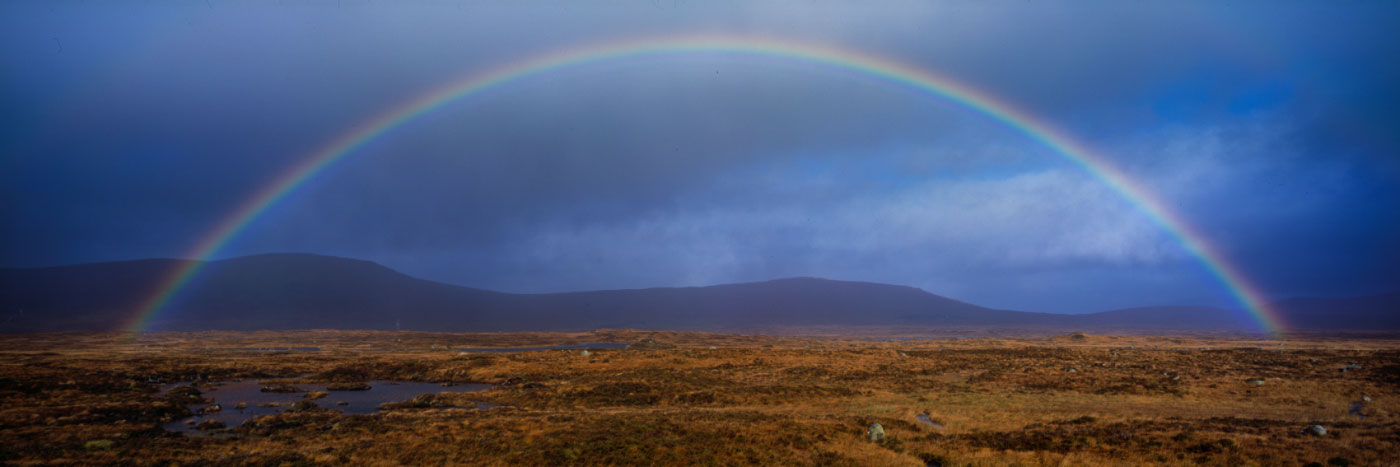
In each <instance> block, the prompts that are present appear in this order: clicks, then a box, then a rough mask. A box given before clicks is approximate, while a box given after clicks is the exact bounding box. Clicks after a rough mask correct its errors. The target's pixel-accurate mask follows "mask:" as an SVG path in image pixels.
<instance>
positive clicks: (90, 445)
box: [83, 439, 116, 451]
mask: <svg viewBox="0 0 1400 467" xmlns="http://www.w3.org/2000/svg"><path fill="white" fill-rule="evenodd" d="M115 444H116V442H114V441H112V440H110V439H94V440H92V441H88V442H86V443H83V449H85V450H88V451H100V450H103V449H112V446H113V445H115Z"/></svg>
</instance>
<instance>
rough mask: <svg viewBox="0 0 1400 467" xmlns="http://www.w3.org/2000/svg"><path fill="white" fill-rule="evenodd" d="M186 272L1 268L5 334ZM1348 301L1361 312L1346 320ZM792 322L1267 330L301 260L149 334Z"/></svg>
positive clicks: (255, 264)
mask: <svg viewBox="0 0 1400 467" xmlns="http://www.w3.org/2000/svg"><path fill="white" fill-rule="evenodd" d="M184 265H188V260H174V259H152V260H133V261H119V262H108V263H93V264H82V265H74V266H58V267H47V268H27V269H13V268H12V269H0V332H49V331H109V330H117V329H118V328H120V327H121V326H123V325H125V324H126V323H128V322H130V321H131V319H132V318H133V317H134V316H135V314H136V313H137V312H138V308H139V307H140V306H141V304H142V301H143V300H145V299H147V298H149V297H150V296H151V295H152V294H154V293H155V292H156V290H154V287H155V286H156V285H157V284H159V283H160V281H161V280H162V279H164V278H165V277H167V275H168V274H170V272H171V271H174V270H175V269H176V268H178V267H181V266H184ZM1280 303H1286V304H1288V305H1289V306H1290V308H1288V309H1289V310H1290V311H1291V310H1294V309H1296V310H1300V311H1298V312H1297V313H1293V314H1290V315H1289V317H1288V320H1289V321H1290V323H1292V322H1294V321H1295V320H1296V323H1300V324H1301V325H1304V326H1307V329H1317V330H1332V329H1356V330H1378V329H1400V316H1397V313H1396V305H1397V304H1400V294H1391V295H1385V296H1378V297H1361V298H1354V299H1337V300H1331V299H1297V300H1296V301H1294V302H1287V301H1285V302H1280ZM1337 303H1341V304H1343V305H1344V306H1347V307H1350V308H1347V309H1346V310H1342V311H1338V310H1336V309H1335V304H1337ZM1294 314H1296V316H1294ZM1337 316H1345V317H1346V318H1345V319H1341V320H1338V319H1336V318H1335V317H1337ZM784 326H786V327H800V326H917V327H922V328H929V327H938V326H1003V327H1005V326H1011V327H1032V328H1063V329H1066V330H1071V329H1090V330H1092V329H1124V330H1138V331H1191V330H1223V331H1230V330H1239V331H1243V332H1248V331H1251V330H1253V329H1254V324H1253V323H1252V322H1251V321H1250V320H1249V317H1247V316H1245V315H1244V314H1243V313H1242V312H1239V311H1234V310H1225V309H1219V308H1210V307H1151V308H1135V309H1125V310H1115V311H1107V312H1101V313H1092V314H1086V315H1061V314H1050V313H1033V312H1023V311H1011V310H997V309H991V308H986V307H981V306H977V305H974V304H970V303H966V302H961V301H958V300H954V299H950V298H947V297H942V296H938V295H935V294H932V293H929V292H926V291H924V290H921V289H918V288H914V287H906V286H898V285H889V284H879V283H870V282H851V281H835V280H828V279H818V278H806V277H803V278H790V279H776V280H771V281H764V282H749V283H738V284H724V285H714V286H705V287H660V288H649V289H626V290H600V291H588V292H568V293H547V294H514V293H504V292H495V291H490V290H483V289H476V288H471V287H463V286H458V285H451V284H444V283H440V282H433V281H429V280H424V279H419V278H415V277H412V276H409V275H406V274H403V273H400V272H398V271H395V270H393V269H390V268H387V267H384V266H382V265H379V264H377V263H373V262H370V261H363V260H355V259H346V258H337V257H330V256H321V255H312V254H295V253H289V254H267V255H256V256H246V257H240V258H232V259H227V260H220V261H212V262H209V263H208V264H205V265H204V267H203V268H202V270H201V271H200V273H199V274H198V275H196V276H195V278H194V280H193V281H191V282H190V283H189V284H188V286H187V287H186V288H185V289H184V290H183V291H182V292H181V293H180V294H179V295H178V296H177V297H176V299H175V300H173V301H172V302H170V303H169V304H168V305H167V307H166V309H165V310H164V311H162V312H161V313H159V314H158V316H156V317H154V319H153V320H152V321H151V322H150V323H149V326H148V329H152V330H181V331H195V330H261V329H381V330H384V329H388V330H392V329H403V330H427V331H583V330H593V329H600V328H637V329H673V330H718V331H726V330H728V331H739V330H749V329H756V328H766V327H784Z"/></svg>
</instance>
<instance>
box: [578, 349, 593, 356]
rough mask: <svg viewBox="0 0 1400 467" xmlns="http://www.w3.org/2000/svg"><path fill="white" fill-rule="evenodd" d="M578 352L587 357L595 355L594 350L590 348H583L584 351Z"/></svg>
mask: <svg viewBox="0 0 1400 467" xmlns="http://www.w3.org/2000/svg"><path fill="white" fill-rule="evenodd" d="M578 354H579V355H582V356H585V357H587V356H589V355H593V352H589V351H588V349H583V351H582V352H579V353H578Z"/></svg>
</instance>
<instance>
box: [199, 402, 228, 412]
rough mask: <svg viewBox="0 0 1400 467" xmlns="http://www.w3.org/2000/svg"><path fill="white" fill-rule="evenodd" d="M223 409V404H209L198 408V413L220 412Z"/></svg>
mask: <svg viewBox="0 0 1400 467" xmlns="http://www.w3.org/2000/svg"><path fill="white" fill-rule="evenodd" d="M223 410H224V406H222V405H219V404H209V406H208V407H205V408H202V409H199V413H216V412H222V411H223Z"/></svg>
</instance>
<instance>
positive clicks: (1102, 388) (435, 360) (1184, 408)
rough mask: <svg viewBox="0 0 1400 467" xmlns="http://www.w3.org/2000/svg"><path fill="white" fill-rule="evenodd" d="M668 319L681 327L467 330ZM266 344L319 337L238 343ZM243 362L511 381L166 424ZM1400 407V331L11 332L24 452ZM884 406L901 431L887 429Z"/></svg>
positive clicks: (1018, 452) (585, 441)
mask: <svg viewBox="0 0 1400 467" xmlns="http://www.w3.org/2000/svg"><path fill="white" fill-rule="evenodd" d="M644 339H651V340H654V341H655V342H657V344H651V345H640V346H636V348H632V349H627V350H622V349H615V350H600V351H594V352H591V354H590V355H583V354H582V353H581V352H578V351H560V350H551V351H537V352H525V353H495V354H489V353H461V352H458V351H456V350H453V349H456V348H464V347H511V346H537V345H552V344H573V343H582V342H638V341H642V340H644ZM250 347H317V348H319V350H315V351H248V350H237V349H241V348H250ZM1348 365H1356V366H1359V368H1356V367H1351V368H1350V369H1348V370H1346V371H1343V370H1342V369H1343V368H1344V367H1347V366H1348ZM238 379H260V380H273V379H277V380H285V381H288V382H292V383H296V382H307V383H311V382H360V381H370V380H414V381H431V382H485V383H492V384H495V385H496V386H495V387H494V388H493V389H489V390H486V391H483V392H474V393H457V394H443V395H439V396H433V397H424V398H420V399H419V400H418V401H416V403H406V404H397V405H395V406H394V407H392V408H388V409H386V410H384V411H382V412H380V413H378V414H374V415H344V414H341V413H339V412H337V411H335V410H333V407H334V406H331V405H328V406H327V408H312V409H308V410H298V411H288V412H284V413H282V414H279V415H272V416H266V417H261V418H257V419H254V420H252V421H250V422H249V423H246V424H244V425H242V426H238V427H229V428H228V429H226V430H217V431H215V432H213V433H212V434H205V435H195V436H191V435H184V434H179V433H171V432H167V431H166V430H164V429H162V428H161V424H162V423H163V422H167V421H170V420H177V419H179V418H181V417H184V416H187V415H188V413H189V409H188V407H187V406H186V405H185V402H188V401H184V400H180V399H178V398H177V397H175V396H169V395H166V394H162V393H160V392H159V391H158V388H159V387H161V386H162V385H165V384H169V383H175V382H182V381H192V380H194V381H198V382H201V383H202V382H204V381H210V382H217V381H229V380H238ZM1249 380H1258V381H1252V382H1251V381H1249ZM196 387H199V386H198V384H196ZM185 397H188V396H185ZM1363 397H1367V398H1369V399H1370V400H1369V401H1365V400H1364V399H1363ZM1355 402H1361V403H1362V404H1361V405H1360V406H1359V409H1357V410H1356V412H1358V413H1359V415H1362V416H1358V413H1352V412H1353V408H1354V406H1353V403H1355ZM479 403H486V404H493V405H495V407H492V408H489V409H477V407H478V406H477V404H479ZM925 413H926V414H927V417H926V418H927V419H928V420H930V421H932V422H933V423H935V424H937V425H939V426H938V427H934V426H930V425H928V424H924V423H919V422H918V421H916V420H917V417H918V416H919V415H920V414H925ZM1397 415H1400V342H1397V341H1391V340H1381V339H1376V340H1366V339H1358V338H1351V339H1341V338H1332V339H1326V338H1290V339H1283V340H1257V341H1256V340H1242V339H1222V338H1154V337H1104V336H1088V335H1064V336H1057V337H1053V338H1024V339H1011V338H1001V339H996V338H979V339H961V340H910V341H875V340H869V339H843V338H839V337H829V336H828V337H813V338H801V337H771V336H743V335H720V334H700V333H674V332H640V331H599V332H594V333H577V334H566V333H516V334H438V333H407V332H403V333H396V332H334V331H308V332H281V333H271V332H268V333H170V334H153V335H147V336H143V337H141V338H139V339H135V340H131V339H128V338H125V337H123V336H118V335H103V334H88V335H73V334H48V335H10V336H0V463H5V464H13V465H50V464H131V465H244V464H259V465H316V464H342V465H343V464H353V465H400V464H408V465H436V464H473V465H507V464H510V465H580V464H713V465H733V464H782V465H794V464H798V465H802V464H813V465H925V464H928V463H937V464H942V465H1040V464H1056V465H1123V464H1142V463H1157V464H1169V465H1185V464H1215V465H1251V464H1257V465H1306V464H1310V463H1318V464H1321V465H1328V464H1332V465H1396V464H1397V463H1400V461H1397V460H1398V459H1400V423H1397V422H1398V421H1400V419H1397ZM1363 416H1364V417H1363ZM872 423H880V424H881V425H882V426H883V427H884V429H885V432H886V434H887V437H886V439H885V440H883V441H879V442H875V441H870V440H869V438H868V437H867V436H866V429H867V427H868V426H870V425H871V424H872ZM1311 425H1321V426H1323V427H1325V428H1326V430H1327V432H1326V434H1325V435H1321V436H1319V435H1316V434H1312V433H1309V432H1305V429H1306V428H1308V427H1309V426H1311Z"/></svg>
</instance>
